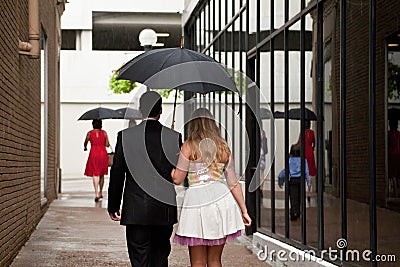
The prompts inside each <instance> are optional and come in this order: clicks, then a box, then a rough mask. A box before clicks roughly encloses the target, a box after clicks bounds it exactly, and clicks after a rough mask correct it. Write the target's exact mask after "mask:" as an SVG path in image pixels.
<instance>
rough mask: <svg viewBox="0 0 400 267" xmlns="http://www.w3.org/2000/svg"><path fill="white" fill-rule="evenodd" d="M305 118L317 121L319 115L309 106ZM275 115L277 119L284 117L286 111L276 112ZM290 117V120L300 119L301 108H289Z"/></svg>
mask: <svg viewBox="0 0 400 267" xmlns="http://www.w3.org/2000/svg"><path fill="white" fill-rule="evenodd" d="M305 115H306V116H305V119H306V120H309V121H316V120H317V115H315V113H314V112H313V111H311V110H309V109H308V108H306V109H305ZM274 117H275V118H276V119H283V118H285V113H284V112H281V111H276V112H274ZM288 117H289V119H290V120H300V117H301V109H300V108H292V109H289V113H288Z"/></svg>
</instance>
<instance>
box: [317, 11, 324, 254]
mask: <svg viewBox="0 0 400 267" xmlns="http://www.w3.org/2000/svg"><path fill="white" fill-rule="evenodd" d="M323 15H324V5H323V3H319V4H318V22H317V92H316V98H317V118H318V120H317V167H318V173H317V187H318V189H317V199H318V249H319V250H323V249H324V205H323V204H324V203H323V190H324V152H325V151H324V95H323V89H324V56H323V55H324V54H323V49H324V40H323V36H324V35H323V34H324V33H323V27H324V16H323Z"/></svg>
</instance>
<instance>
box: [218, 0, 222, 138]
mask: <svg viewBox="0 0 400 267" xmlns="http://www.w3.org/2000/svg"><path fill="white" fill-rule="evenodd" d="M218 4H219V6H218V7H219V10H218V12H219V16H218V31H219V32H220V31H221V29H222V9H221V7H222V0H218ZM221 39H222V38H221V37H219V38H218V51H219V62H220V63H221V60H222V52H221V49H222V48H221ZM218 100H219V103H218V111H219V112H218V116H219V122H220V123H221V124H222V106H221V102H222V93H221V92H219V94H218ZM221 130H222V129H221Z"/></svg>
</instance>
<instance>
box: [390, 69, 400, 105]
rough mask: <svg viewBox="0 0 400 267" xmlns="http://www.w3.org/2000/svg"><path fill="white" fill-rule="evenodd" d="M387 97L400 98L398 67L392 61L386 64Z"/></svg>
mask: <svg viewBox="0 0 400 267" xmlns="http://www.w3.org/2000/svg"><path fill="white" fill-rule="evenodd" d="M388 97H389V99H393V100H396V99H400V67H399V66H398V65H396V64H393V63H389V66H388Z"/></svg>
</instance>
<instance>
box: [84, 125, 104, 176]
mask: <svg viewBox="0 0 400 267" xmlns="http://www.w3.org/2000/svg"><path fill="white" fill-rule="evenodd" d="M89 141H90V153H89V158H88V160H87V162H86V169H85V175H86V176H101V175H107V174H108V155H107V150H106V134H105V132H104V131H103V130H92V131H90V132H89Z"/></svg>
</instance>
